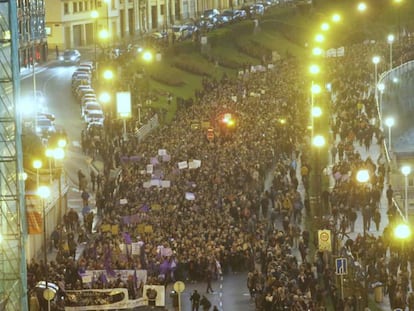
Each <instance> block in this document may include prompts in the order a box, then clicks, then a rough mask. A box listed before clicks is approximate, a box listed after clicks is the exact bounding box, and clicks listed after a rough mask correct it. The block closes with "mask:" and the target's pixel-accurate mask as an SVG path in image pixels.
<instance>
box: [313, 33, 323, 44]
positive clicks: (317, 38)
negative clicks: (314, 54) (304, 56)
mask: <svg viewBox="0 0 414 311" xmlns="http://www.w3.org/2000/svg"><path fill="white" fill-rule="evenodd" d="M315 41H316V42H318V43H322V42H323V41H325V37H324V35H323V34H321V33H318V34H317V35H316V36H315Z"/></svg>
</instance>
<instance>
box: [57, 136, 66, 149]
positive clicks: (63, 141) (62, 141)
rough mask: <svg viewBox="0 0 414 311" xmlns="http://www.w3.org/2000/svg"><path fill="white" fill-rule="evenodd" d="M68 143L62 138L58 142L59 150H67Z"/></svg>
mask: <svg viewBox="0 0 414 311" xmlns="http://www.w3.org/2000/svg"><path fill="white" fill-rule="evenodd" d="M67 143H68V142H67V141H66V139H64V138H61V139H59V140H58V147H59V148H65V147H66V145H67Z"/></svg>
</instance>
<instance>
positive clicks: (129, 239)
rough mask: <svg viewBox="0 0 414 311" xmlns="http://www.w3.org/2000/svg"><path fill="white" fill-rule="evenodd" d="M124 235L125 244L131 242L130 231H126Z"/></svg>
mask: <svg viewBox="0 0 414 311" xmlns="http://www.w3.org/2000/svg"><path fill="white" fill-rule="evenodd" d="M123 235H124V242H125V244H131V243H132V240H131V236H130V234H129V233H128V232H124V233H123Z"/></svg>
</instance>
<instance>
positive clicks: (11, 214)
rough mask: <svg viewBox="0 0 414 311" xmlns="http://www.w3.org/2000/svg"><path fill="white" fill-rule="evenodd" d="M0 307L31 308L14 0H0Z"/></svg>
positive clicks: (16, 25) (12, 308)
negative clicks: (28, 283) (28, 293)
mask: <svg viewBox="0 0 414 311" xmlns="http://www.w3.org/2000/svg"><path fill="white" fill-rule="evenodd" d="M0 44H1V47H0V311H2V310H7V311H9V310H10V311H12V310H13V311H16V310H23V311H26V310H28V297H27V266H26V256H25V247H26V245H25V243H26V239H27V224H26V214H25V201H24V173H23V154H22V142H21V134H22V128H21V116H20V112H19V110H18V109H17V108H18V106H19V99H20V77H19V76H20V74H19V73H20V72H19V70H20V69H19V50H18V49H19V45H18V44H19V33H18V20H17V2H16V0H11V1H10V0H0Z"/></svg>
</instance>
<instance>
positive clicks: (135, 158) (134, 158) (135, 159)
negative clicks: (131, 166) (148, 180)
mask: <svg viewBox="0 0 414 311" xmlns="http://www.w3.org/2000/svg"><path fill="white" fill-rule="evenodd" d="M140 159H141V157H140V156H138V155H135V156H130V157H129V160H130V161H131V162H138V161H139V160H140Z"/></svg>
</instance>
